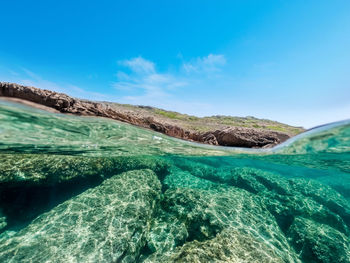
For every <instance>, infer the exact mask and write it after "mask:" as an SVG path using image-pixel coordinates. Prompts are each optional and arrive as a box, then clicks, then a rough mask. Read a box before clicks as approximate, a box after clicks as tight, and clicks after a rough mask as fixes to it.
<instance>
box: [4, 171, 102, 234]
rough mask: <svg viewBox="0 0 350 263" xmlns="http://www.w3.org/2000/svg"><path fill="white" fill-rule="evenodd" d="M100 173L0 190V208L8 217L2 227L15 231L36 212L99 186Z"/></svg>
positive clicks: (34, 216) (45, 210)
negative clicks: (63, 181) (57, 182)
mask: <svg viewBox="0 0 350 263" xmlns="http://www.w3.org/2000/svg"><path fill="white" fill-rule="evenodd" d="M103 180H104V179H103V178H102V177H100V176H96V177H89V178H79V179H75V180H71V181H69V182H65V183H60V184H57V185H55V186H22V187H10V188H2V189H0V207H1V208H2V211H3V213H4V214H5V216H6V219H7V227H6V228H5V229H4V230H18V229H21V228H23V227H25V226H26V225H28V224H29V223H30V222H31V221H32V220H33V219H34V218H36V217H37V216H38V215H40V214H42V213H45V212H47V211H49V210H50V209H52V208H54V207H55V206H57V205H59V204H60V203H63V202H64V201H66V200H68V199H70V198H72V197H74V196H76V195H78V194H80V193H82V192H84V191H85V190H87V189H89V188H91V187H95V186H98V185H99V184H101V183H102V182H103Z"/></svg>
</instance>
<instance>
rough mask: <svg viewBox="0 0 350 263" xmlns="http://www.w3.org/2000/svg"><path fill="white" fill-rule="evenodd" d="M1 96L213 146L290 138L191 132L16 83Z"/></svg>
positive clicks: (4, 86) (229, 130) (255, 132)
mask: <svg viewBox="0 0 350 263" xmlns="http://www.w3.org/2000/svg"><path fill="white" fill-rule="evenodd" d="M0 96H3V97H11V98H17V99H22V100H26V101H31V102H34V103H37V104H40V105H44V106H47V107H50V108H53V109H56V110H58V111H60V112H62V113H71V114H76V115H83V116H101V117H106V118H110V119H114V120H119V121H122V122H126V123H130V124H133V125H137V126H140V127H144V128H148V129H152V130H154V131H157V132H161V133H164V134H166V135H169V136H172V137H176V138H180V139H185V140H190V141H195V142H200V143H206V144H211V145H222V146H236V147H248V148H262V147H263V148H266V147H272V146H274V145H276V144H279V143H281V142H284V141H285V140H287V139H288V138H289V137H290V135H288V134H286V133H282V132H277V131H269V130H263V129H255V128H245V127H226V128H223V129H218V130H213V131H208V132H197V131H191V130H187V129H184V128H182V127H180V126H177V125H173V124H171V123H167V122H164V121H163V120H158V119H157V118H155V117H153V116H147V115H143V114H140V113H138V112H133V111H122V110H118V109H115V108H112V107H110V106H109V105H108V104H106V103H103V102H101V103H100V102H92V101H87V100H81V99H76V98H72V97H70V96H68V95H66V94H63V93H57V92H54V91H49V90H43V89H38V88H34V87H29V86H23V85H19V84H15V83H7V82H0Z"/></svg>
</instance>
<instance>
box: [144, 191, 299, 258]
mask: <svg viewBox="0 0 350 263" xmlns="http://www.w3.org/2000/svg"><path fill="white" fill-rule="evenodd" d="M161 205H162V213H161V216H160V217H158V218H160V219H161V220H156V221H154V222H153V224H152V228H151V232H150V238H149V241H148V246H149V247H150V250H151V251H154V253H153V254H152V255H151V256H149V257H148V258H147V259H146V260H145V262H299V260H298V257H297V255H296V254H295V253H294V251H293V249H292V248H291V247H290V246H289V244H288V241H287V239H286V238H285V236H284V234H283V233H282V231H281V230H280V229H279V227H278V225H277V224H276V221H275V220H274V217H273V216H272V215H271V214H270V213H269V212H268V211H266V210H264V208H263V206H262V204H261V203H260V202H259V200H258V199H256V198H255V197H254V196H253V195H251V194H249V193H247V192H246V191H243V190H239V189H234V188H232V187H231V188H222V187H217V188H216V189H215V190H214V189H211V190H203V189H189V188H176V189H169V190H167V191H166V192H165V194H164V198H163V200H162V202H161Z"/></svg>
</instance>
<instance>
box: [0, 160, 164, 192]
mask: <svg viewBox="0 0 350 263" xmlns="http://www.w3.org/2000/svg"><path fill="white" fill-rule="evenodd" d="M146 168H147V169H151V170H153V171H155V172H156V173H157V174H158V173H159V174H160V173H164V172H166V169H167V164H166V163H165V162H164V161H162V160H161V159H160V158H153V157H151V156H132V157H131V156H120V157H87V156H67V155H54V154H0V171H1V173H0V190H1V188H9V187H18V186H26V187H28V186H53V185H57V184H60V183H69V182H77V181H79V180H80V181H87V180H94V179H98V178H100V179H104V178H108V177H110V176H112V175H114V174H118V173H121V172H125V171H129V170H135V169H146Z"/></svg>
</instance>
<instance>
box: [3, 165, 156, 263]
mask: <svg viewBox="0 0 350 263" xmlns="http://www.w3.org/2000/svg"><path fill="white" fill-rule="evenodd" d="M160 188H161V185H160V182H159V180H158V178H157V176H156V175H155V173H153V172H152V171H151V170H136V171H130V172H126V173H122V174H119V175H115V176H113V177H111V178H110V179H107V180H105V181H104V182H103V183H102V184H101V185H100V186H97V187H95V188H92V189H89V190H87V191H85V192H83V193H82V194H80V195H78V196H76V197H74V198H72V199H70V200H68V201H66V202H64V203H62V204H60V205H58V206H57V207H55V208H54V209H52V210H51V211H49V212H47V213H44V214H42V215H40V216H39V217H38V218H36V219H35V220H34V221H33V222H32V223H31V224H30V225H28V226H27V227H25V228H24V229H22V230H21V231H19V232H18V233H17V234H16V235H15V236H13V237H11V238H9V239H8V240H6V241H4V242H2V243H1V244H0V261H1V262H135V260H137V258H138V257H139V255H140V250H141V249H142V248H143V247H144V245H145V244H146V237H147V233H148V231H149V227H150V221H151V219H152V216H153V213H154V208H155V206H156V203H157V202H158V200H159V197H160V192H161V191H160Z"/></svg>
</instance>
